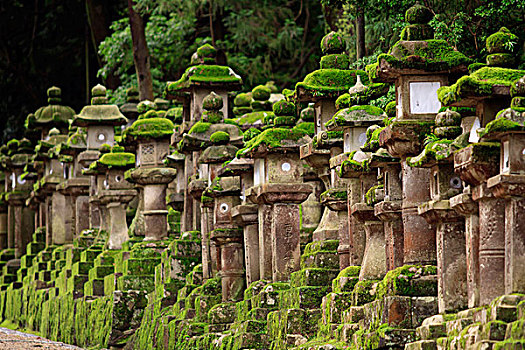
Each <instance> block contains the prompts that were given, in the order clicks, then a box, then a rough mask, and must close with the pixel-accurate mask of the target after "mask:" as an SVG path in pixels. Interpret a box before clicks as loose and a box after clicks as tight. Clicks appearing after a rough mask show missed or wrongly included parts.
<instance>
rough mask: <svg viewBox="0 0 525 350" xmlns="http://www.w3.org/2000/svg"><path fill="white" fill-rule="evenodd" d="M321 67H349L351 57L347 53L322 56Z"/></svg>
mask: <svg viewBox="0 0 525 350" xmlns="http://www.w3.org/2000/svg"><path fill="white" fill-rule="evenodd" d="M319 65H320V67H321V69H348V67H349V65H350V58H349V57H348V55H345V54H331V55H325V56H323V57H321V62H319Z"/></svg>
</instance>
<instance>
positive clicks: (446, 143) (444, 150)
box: [406, 139, 454, 168]
mask: <svg viewBox="0 0 525 350" xmlns="http://www.w3.org/2000/svg"><path fill="white" fill-rule="evenodd" d="M451 144H452V141H451V140H441V139H438V140H436V141H433V142H430V143H428V144H427V145H426V146H425V148H424V149H423V151H422V152H421V153H420V154H419V155H418V156H416V157H408V158H407V160H406V162H407V164H408V165H409V166H411V167H416V168H417V167H421V166H423V165H425V164H427V163H428V162H433V161H439V160H442V159H446V158H448V157H450V155H451V154H452V153H453V151H454V150H452V149H451V148H450V145H451Z"/></svg>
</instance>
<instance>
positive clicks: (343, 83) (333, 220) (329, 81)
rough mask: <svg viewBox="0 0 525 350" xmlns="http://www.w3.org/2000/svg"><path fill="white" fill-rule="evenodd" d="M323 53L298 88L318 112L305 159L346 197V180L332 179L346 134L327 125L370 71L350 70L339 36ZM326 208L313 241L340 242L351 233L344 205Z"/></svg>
mask: <svg viewBox="0 0 525 350" xmlns="http://www.w3.org/2000/svg"><path fill="white" fill-rule="evenodd" d="M321 50H322V52H323V54H324V56H323V57H322V58H321V61H320V69H318V70H316V71H314V72H311V73H310V74H308V75H307V76H306V77H305V78H304V80H303V81H302V82H300V83H298V84H297V85H296V87H295V99H296V101H297V103H300V102H309V103H314V106H313V108H314V111H315V112H314V126H315V137H314V138H313V140H312V141H311V142H309V143H308V144H306V145H303V146H302V147H301V159H304V160H305V161H306V162H307V163H308V164H309V165H310V166H312V167H313V168H314V169H315V171H316V173H317V176H318V177H319V179H321V180H322V182H323V184H324V190H326V191H335V192H337V193H339V195H342V193H343V192H345V191H346V185H342V183H341V182H344V180H343V181H341V180H340V179H336V178H335V176H332V173H333V172H332V171H331V169H330V165H329V159H330V158H331V157H334V156H336V155H338V154H340V153H342V151H343V138H342V132H341V130H337V131H327V129H326V126H325V125H326V122H327V121H328V120H330V118H332V117H333V115H334V114H335V113H336V110H337V103H336V100H338V98H341V97H342V96H344V95H348V94H349V90H350V89H352V88H353V87H355V86H356V84H357V85H359V86H361V87H365V85H363V84H366V85H368V84H369V79H368V75H367V74H366V72H364V71H362V70H354V69H349V64H350V61H349V58H348V56H347V55H346V54H345V53H344V50H345V42H344V40H343V38H342V37H341V36H340V35H339V34H337V33H335V32H330V33H328V34H327V35H326V36H324V37H323V39H322V41H321ZM332 180H336V181H337V182H338V183H334V182H332ZM343 187H345V189H343ZM321 191H323V190H321ZM335 192H334V193H335ZM327 193H328V192H327ZM325 198H326V199H329V198H332V199H335V197H333V196H325ZM339 200H341V198H339ZM323 206H324V210H323V215H322V217H321V220H320V222H319V225H318V226H317V228H316V229H315V231H314V233H313V239H314V240H329V239H338V238H340V236H341V235H340V233H342V232H343V231H348V224H347V220H344V219H343V216H344V214H342V213H340V212H336V211H335V210H334V209H335V208H338V207H340V208H343V206H338V205H336V204H333V205H329V204H328V202H325V203H323ZM338 217H339V219H338ZM343 236H347V235H343ZM347 241H348V240H347V239H343V240H340V247H339V251H340V258H341V261H340V262H341V268H344V267H346V266H348V264H349V253H348V242H347Z"/></svg>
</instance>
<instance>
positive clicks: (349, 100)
mask: <svg viewBox="0 0 525 350" xmlns="http://www.w3.org/2000/svg"><path fill="white" fill-rule="evenodd" d="M388 89H389V85H388V84H382V83H374V84H370V85H369V86H367V87H366V89H365V90H364V91H362V92H359V93H353V94H348V93H347V94H344V95H341V96H339V97H338V98H337V100H336V101H335V108H336V109H342V108H348V107H351V106H354V105H366V104H368V103H369V102H370V101H372V100H375V99H377V98H379V97H381V96H383V95H385V94H386V93H387V92H388Z"/></svg>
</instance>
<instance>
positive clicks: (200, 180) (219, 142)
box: [178, 92, 243, 278]
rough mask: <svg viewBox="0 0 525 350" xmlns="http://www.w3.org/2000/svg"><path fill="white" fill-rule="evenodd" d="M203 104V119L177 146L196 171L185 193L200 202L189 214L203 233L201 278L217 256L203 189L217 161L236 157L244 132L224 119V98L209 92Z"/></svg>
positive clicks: (208, 202)
mask: <svg viewBox="0 0 525 350" xmlns="http://www.w3.org/2000/svg"><path fill="white" fill-rule="evenodd" d="M202 107H203V109H204V111H203V112H202V120H201V121H198V122H196V123H195V124H194V125H193V127H192V128H191V129H190V130H189V131H188V132H187V133H184V134H183V136H182V137H181V140H180V142H179V143H178V148H179V151H180V152H181V153H184V154H185V155H186V157H188V155H191V158H192V161H193V162H194V163H195V164H194V165H193V169H196V173H195V175H193V176H191V177H190V178H189V183H188V188H187V194H189V195H191V196H192V197H193V198H194V200H195V203H200V205H199V207H198V213H194V214H193V215H192V218H193V219H197V218H199V219H200V222H199V225H198V226H194V227H200V231H201V236H202V240H201V243H202V256H203V259H204V260H203V275H204V278H211V277H212V276H213V275H214V273H215V272H216V271H217V264H218V263H219V260H220V256H216V252H217V247H216V242H215V241H211V240H210V237H209V233H210V232H211V231H212V230H213V225H214V224H213V217H214V213H213V207H212V206H211V205H212V204H213V201H212V200H211V197H210V195H209V194H208V195H207V194H205V193H203V192H204V190H205V189H206V187H208V186H210V185H211V183H212V181H213V179H214V178H215V177H216V176H217V171H218V169H220V165H222V163H224V162H225V161H229V160H231V159H233V158H234V157H235V151H236V150H237V146H240V145H242V139H243V136H242V133H241V131H240V130H239V128H238V127H236V126H234V125H231V124H225V123H224V114H223V107H224V102H223V97H222V96H221V95H219V94H216V93H214V92H211V93H210V94H208V96H206V97H205V98H204V99H203V100H202ZM224 142H225V143H226V144H223V143H224ZM204 153H206V154H204ZM197 156H198V157H197ZM186 159H187V158H186ZM187 171H190V173H192V172H194V170H188V169H187ZM184 205H185V210H186V208H188V203H187V202H185V203H184Z"/></svg>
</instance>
